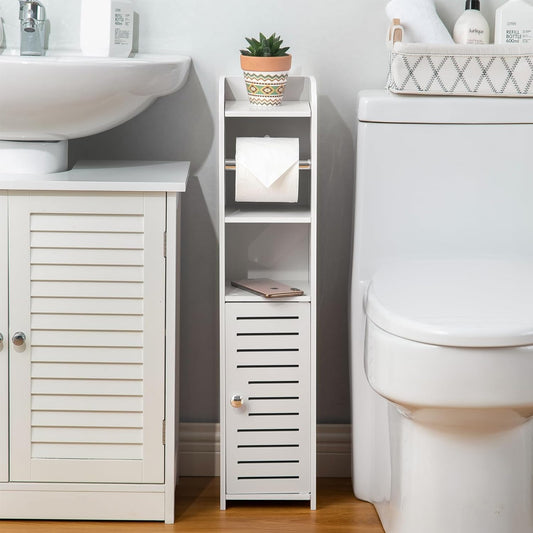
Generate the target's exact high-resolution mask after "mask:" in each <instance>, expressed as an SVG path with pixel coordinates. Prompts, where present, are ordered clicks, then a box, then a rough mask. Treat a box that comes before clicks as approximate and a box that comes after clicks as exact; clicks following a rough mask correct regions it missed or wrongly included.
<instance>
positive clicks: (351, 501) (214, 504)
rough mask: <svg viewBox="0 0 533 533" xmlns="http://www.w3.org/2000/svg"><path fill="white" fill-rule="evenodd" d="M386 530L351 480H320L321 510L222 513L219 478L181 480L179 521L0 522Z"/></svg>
mask: <svg viewBox="0 0 533 533" xmlns="http://www.w3.org/2000/svg"><path fill="white" fill-rule="evenodd" d="M84 531H88V532H91V533H92V532H94V533H115V532H116V533H126V532H128V533H168V532H170V531H179V532H183V533H189V532H190V533H198V532H200V533H207V532H209V533H211V532H213V533H215V532H219V531H225V532H228V533H240V532H246V533H300V532H301V533H318V532H320V533H344V532H346V533H348V532H349V533H383V529H382V527H381V525H380V522H379V519H378V517H377V514H376V512H375V511H374V508H373V507H372V505H370V504H368V503H364V502H360V501H357V500H356V499H355V498H354V496H353V493H352V488H351V481H350V480H349V479H319V480H318V509H317V510H316V511H310V510H309V505H308V504H306V503H305V502H281V503H280V502H230V503H229V505H228V509H227V510H226V511H219V479H218V478H201V477H197V478H182V479H181V481H180V484H179V486H178V490H177V495H176V523H175V524H174V525H172V526H168V525H165V524H160V523H154V522H151V523H142V522H136V523H132V522H36V521H18V522H13V521H5V522H3V521H2V522H0V533H15V532H16V533H29V532H31V533H80V532H84Z"/></svg>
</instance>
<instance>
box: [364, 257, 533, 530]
mask: <svg viewBox="0 0 533 533" xmlns="http://www.w3.org/2000/svg"><path fill="white" fill-rule="evenodd" d="M532 302H533V262H519V261H491V260H482V261H479V260H478V261H472V260H462V261H437V262H435V261H422V262H412V261H409V262H404V263H400V264H395V265H389V266H387V267H385V268H383V269H381V270H380V271H378V272H377V273H376V275H375V276H374V277H373V279H372V282H371V284H370V286H369V289H368V293H367V299H366V305H365V309H366V316H367V325H366V349H365V364H366V375H367V378H368V381H369V383H370V385H371V387H372V388H373V389H374V390H375V391H376V392H377V393H378V394H379V395H380V396H382V397H383V398H385V399H386V400H387V401H388V402H389V410H390V414H389V421H390V422H389V423H390V431H391V474H392V476H391V477H392V487H391V494H390V501H389V502H388V504H387V506H386V508H384V509H383V510H382V512H381V513H380V514H381V516H382V520H383V522H384V525H385V528H386V530H387V531H390V532H393V533H427V532H431V533H450V532H452V531H454V532H455V531H458V532H465V533H466V532H484V533H496V532H497V533H504V532H507V533H510V532H513V533H518V532H520V533H522V532H523V533H526V532H528V531H529V532H531V531H533V515H532V501H533V482H532V480H533V464H532V457H533V438H532V435H533V433H532V427H533V423H532V422H531V417H532V416H533V384H532V378H533V303H532Z"/></svg>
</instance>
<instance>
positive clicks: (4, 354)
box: [0, 192, 9, 483]
mask: <svg viewBox="0 0 533 533" xmlns="http://www.w3.org/2000/svg"><path fill="white" fill-rule="evenodd" d="M7 235H8V234H7V193H5V192H0V335H1V337H0V483H2V482H5V481H7V480H8V450H9V446H8V436H9V432H8V431H7V428H8V427H9V426H8V420H9V418H8V405H9V402H8V380H9V376H8V368H9V367H8V347H9V343H8V342H7V335H8V330H7V326H8V319H7V305H8V300H7V242H8V241H7ZM1 339H3V340H1Z"/></svg>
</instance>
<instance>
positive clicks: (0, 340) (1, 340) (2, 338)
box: [0, 333, 4, 344]
mask: <svg viewBox="0 0 533 533" xmlns="http://www.w3.org/2000/svg"><path fill="white" fill-rule="evenodd" d="M3 342H4V336H3V335H2V334H1V333H0V344H2V343H3Z"/></svg>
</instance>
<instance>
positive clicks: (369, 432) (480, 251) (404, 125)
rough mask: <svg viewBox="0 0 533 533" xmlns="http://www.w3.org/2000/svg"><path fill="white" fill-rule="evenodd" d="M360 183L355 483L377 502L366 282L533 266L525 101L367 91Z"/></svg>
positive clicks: (382, 479) (382, 454)
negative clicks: (405, 272) (479, 265)
mask: <svg viewBox="0 0 533 533" xmlns="http://www.w3.org/2000/svg"><path fill="white" fill-rule="evenodd" d="M356 181H357V186H356V215H355V245H354V261H353V277H352V280H353V282H352V306H351V313H352V317H351V319H352V391H353V393H352V400H353V406H352V414H353V446H354V450H353V452H354V456H353V458H354V462H353V465H354V470H353V479H354V489H355V493H356V495H357V496H358V497H360V498H362V499H366V500H370V501H373V502H379V501H386V500H387V499H388V491H389V481H388V480H389V470H388V457H389V454H388V425H387V414H386V406H385V404H384V402H382V401H381V399H380V398H379V397H378V396H377V395H376V394H375V393H374V392H373V391H372V390H371V389H370V387H369V386H368V384H367V381H366V377H365V374H364V312H363V297H364V293H365V287H366V284H367V283H368V281H369V280H370V279H371V277H372V275H373V273H374V272H375V271H376V269H377V268H378V267H380V266H381V265H382V264H384V263H386V262H390V261H395V260H398V259H404V258H405V259H408V258H431V259H439V258H458V257H475V258H483V257H501V256H503V257H506V258H509V257H528V258H531V257H532V256H533V100H532V99H529V98H525V99H518V98H513V99H508V98H471V97H470V98H469V97H452V96H445V97H430V96H398V95H392V94H389V93H387V92H386V91H365V92H363V93H361V94H360V97H359V116H358V146H357V177H356ZM532 275H533V273H532Z"/></svg>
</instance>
